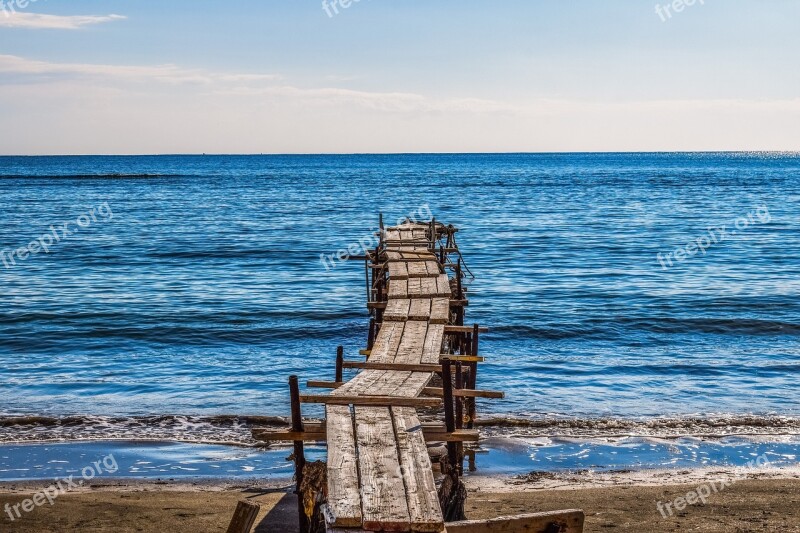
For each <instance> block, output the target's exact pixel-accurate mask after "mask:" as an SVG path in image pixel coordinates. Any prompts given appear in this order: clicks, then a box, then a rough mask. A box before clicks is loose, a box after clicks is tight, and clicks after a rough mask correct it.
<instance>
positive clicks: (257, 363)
mask: <svg viewBox="0 0 800 533" xmlns="http://www.w3.org/2000/svg"><path fill="white" fill-rule="evenodd" d="M381 216H382V218H383V221H384V222H385V223H386V224H387V225H390V224H393V223H395V222H397V221H400V220H403V219H404V218H406V217H408V218H414V219H417V220H427V219H428V218H430V217H431V216H432V217H435V218H436V220H437V221H440V222H443V223H446V224H452V225H454V226H455V227H457V228H458V230H459V231H458V233H457V243H458V245H459V247H460V249H461V252H462V254H463V258H464V262H465V265H466V267H467V268H466V269H465V273H466V274H467V278H466V279H465V280H464V285H465V287H467V289H468V295H469V306H468V307H467V310H466V323H469V324H472V323H478V324H480V325H481V326H486V327H488V328H489V332H488V333H486V334H483V335H482V336H481V355H483V356H485V358H486V362H485V363H482V365H481V367H480V370H479V374H478V386H479V388H482V389H489V390H502V391H504V392H505V393H506V397H505V398H504V399H502V400H480V401H479V403H478V413H479V417H480V420H479V423H480V424H481V429H482V431H483V432H484V434H485V435H486V440H485V442H484V448H485V450H484V451H487V453H486V454H484V455H483V456H481V458H480V459H479V460H478V470H480V468H481V462H483V464H484V465H486V470H487V471H503V472H506V471H508V472H511V471H513V472H520V473H523V472H528V471H531V470H536V469H539V470H552V469H558V468H574V469H582V468H620V467H634V468H649V467H661V466H664V465H677V466H681V467H685V466H687V465H691V464H716V462H720V464H722V463H724V464H738V463H739V462H741V461H744V460H745V459H747V458H748V457H750V458H752V455H753V453H757V454H761V453H771V454H773V459H774V461H777V462H782V463H784V464H787V465H790V464H795V463H796V454H797V452H798V451H799V450H800V437H798V435H800V343H799V342H798V341H800V154H798V153H774V152H768V153H764V152H753V153H749V152H748V153H734V152H730V153H728V152H726V153H603V154H597V153H575V154H424V155H419V154H397V155H242V156H217V155H193V156H183V155H175V156H171V155H164V156H102V157H100V156H98V157H94V156H74V157H72V156H71V157H59V156H53V157H0V368H1V369H2V370H1V371H0V480H10V479H23V478H36V477H49V476H52V475H54V473H56V472H57V471H58V469H59V468H63V465H65V464H67V465H69V464H73V465H77V464H80V462H81V461H82V460H88V459H89V458H94V457H95V456H101V455H102V453H103V451H104V450H105V451H106V452H107V453H111V452H108V450H116V452H117V453H118V454H119V456H120V457H123V456H124V457H127V458H128V459H129V460H128V462H127V463H126V464H127V465H128V466H127V467H125V468H124V469H123V470H124V472H123V473H127V475H131V476H143V477H147V476H163V475H170V476H171V475H178V476H180V475H188V476H192V475H197V476H199V475H203V476H215V475H220V476H221V475H225V476H236V475H253V476H257V475H272V473H275V472H278V473H283V474H286V473H287V472H288V473H289V475H290V473H291V469H290V468H288V467H287V463H286V460H285V456H286V455H287V454H286V453H285V449H282V448H280V447H275V446H263V445H260V444H259V443H257V442H256V441H254V440H253V438H252V436H251V429H252V428H253V427H285V426H286V419H287V416H288V414H289V402H288V386H287V379H288V377H289V376H290V375H297V376H299V377H300V380H301V383H305V381H306V380H311V379H313V380H332V379H333V377H334V359H335V354H336V348H337V346H339V345H341V346H343V347H344V353H345V357H346V358H348V359H354V360H359V357H360V356H359V355H358V351H359V350H360V349H363V348H365V347H366V343H367V335H368V324H369V316H368V312H367V308H366V305H365V299H366V287H365V279H364V278H365V276H364V274H365V269H364V263H363V261H359V260H357V259H355V260H347V259H346V257H345V256H347V255H351V256H358V255H360V254H361V253H363V247H364V246H367V245H368V244H367V243H370V242H371V241H372V239H373V236H374V233H375V231H376V230H377V229H378V227H379V217H381ZM340 258H342V259H340ZM351 375H352V374H351ZM321 414H322V413H321V411H320V410H319V408H318V407H315V406H309V407H308V408H307V409H306V410H305V411H304V415H305V416H307V417H309V418H315V417H320V416H321ZM479 447H480V445H479ZM509 450H513V453H512V452H509ZM543 451H547V453H543ZM316 453H318V454H319V455H320V456H321V457H323V458H324V448H321V447H318V449H317V450H316ZM126 454H127V455H126ZM737 458H738V459H737ZM219 461H222V462H223V463H225V465H227V466H226V467H223V468H221V469H219V470H220V471H219V472H217V471H215V470H214V468H213V466H209V465H213V464H214V463H215V462H217V463H218V462H219ZM198 464H200V465H204V466H201V467H199V468H198V467H196V466H197V465H198ZM218 464H219V463H218ZM59 465H61V466H59ZM136 465H138V466H136ZM154 465H155V466H154ZM187 465H194V466H187ZM156 467H159V468H160V467H163V468H160V469H159V468H156ZM228 467H229V468H228ZM131 469H133V470H131Z"/></svg>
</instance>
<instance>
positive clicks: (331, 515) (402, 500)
mask: <svg viewBox="0 0 800 533" xmlns="http://www.w3.org/2000/svg"><path fill="white" fill-rule="evenodd" d="M456 232H457V229H456V228H454V227H453V226H447V225H444V224H441V223H438V222H436V221H435V220H432V221H431V222H430V223H416V222H412V221H406V222H405V223H403V224H400V225H398V226H395V227H390V228H384V227H383V223H382V218H381V231H380V243H379V245H378V246H377V247H376V248H375V249H374V250H370V251H369V252H368V253H367V254H366V255H365V256H362V257H359V258H357V259H360V260H363V261H365V272H366V276H367V289H368V290H367V300H368V301H367V307H368V309H369V311H370V314H371V320H370V327H369V335H368V341H367V348H366V350H362V351H361V355H363V356H366V360H361V361H345V360H344V354H343V350H342V348H341V347H339V349H338V351H337V357H336V371H335V379H334V380H333V381H330V382H328V381H310V382H308V384H307V385H308V387H319V388H329V389H332V392H331V393H330V394H327V395H312V394H300V391H299V387H298V379H297V377H295V376H292V377H290V380H289V384H290V394H291V399H292V429H291V431H267V430H254V432H253V434H254V436H255V437H256V438H257V439H259V440H263V441H280V440H283V441H294V456H293V457H294V460H295V466H296V476H295V477H296V482H297V489H298V502H299V503H298V514H299V519H300V524H301V531H302V532H303V533H306V532H308V531H321V530H326V531H329V532H336V533H355V532H362V531H397V532H406V531H410V532H421V533H439V532H443V531H445V530H446V529H445V528H446V527H447V528H448V529H451V530H452V531H459V532H476V533H477V532H483V531H487V532H488V531H517V530H519V531H529V532H535V531H540V530H541V531H542V532H543V533H544V532H548V533H550V532H559V531H560V532H575V531H582V525H583V513H582V512H580V511H564V512H560V513H551V514H544V515H542V514H537V515H526V516H524V517H511V518H503V519H496V520H494V521H485V522H468V521H464V518H465V517H464V511H463V505H464V499H465V497H466V490H465V489H464V488H463V485H462V484H461V481H460V479H459V476H460V475H461V474H462V464H463V459H464V450H463V443H464V442H467V441H476V440H478V433H477V430H475V429H474V428H473V422H474V420H475V417H476V409H475V400H476V398H502V397H503V394H502V393H501V392H495V391H482V390H477V389H476V386H477V375H478V366H479V364H480V363H481V362H482V361H483V357H481V356H480V355H479V338H480V335H481V333H484V332H486V331H487V329H486V328H482V327H480V326H479V325H478V324H473V325H471V326H465V325H464V310H465V308H466V307H467V305H468V300H467V298H466V293H467V290H466V288H465V287H463V286H462V277H463V274H462V264H463V263H462V258H461V254H460V252H459V250H458V246H457V245H456V239H455V237H456ZM448 272H449V273H450V274H452V275H448ZM346 368H356V369H361V372H359V373H358V374H357V375H356V376H355V377H354V378H353V379H351V380H349V381H347V382H345V381H344V379H343V370H344V369H346ZM302 403H322V404H325V421H324V422H322V423H316V424H312V423H304V421H303V419H302V416H301V410H300V406H301V404H302ZM419 409H427V410H429V411H428V412H429V413H431V414H432V415H433V416H435V413H436V412H437V411H436V409H439V411H438V412H442V411H443V413H444V423H436V422H426V423H423V422H422V421H421V420H420V417H419V413H418V410H419ZM321 440H325V441H326V442H327V449H328V457H327V465H326V467H325V475H324V476H323V477H324V479H325V480H326V483H325V484H326V486H324V487H319V493H318V494H316V495H312V496H309V489H308V484H309V483H308V481H309V480H308V479H306V478H307V477H308V476H310V475H311V474H310V473H309V472H310V470H308V465H306V461H305V457H304V451H303V442H304V441H321ZM431 442H439V443H446V449H447V453H446V454H441V455H442V456H441V457H440V458H439V457H436V459H439V461H438V462H439V463H440V475H441V480H442V481H441V482H440V483H439V485H438V486H437V483H436V478H435V476H434V469H433V464H432V461H431V457H430V454H429V449H428V445H429V443H431ZM313 476H314V477H315V478H317V479H319V477H320V476H319V473H318V472H317V473H315V474H313ZM315 507H316V508H317V513H316V514H317V515H321V518H320V519H319V520H315V519H314V518H313V517H314V514H315V511H314V509H315ZM455 521H457V522H455ZM539 526H541V527H539Z"/></svg>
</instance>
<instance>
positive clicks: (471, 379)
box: [467, 324, 479, 429]
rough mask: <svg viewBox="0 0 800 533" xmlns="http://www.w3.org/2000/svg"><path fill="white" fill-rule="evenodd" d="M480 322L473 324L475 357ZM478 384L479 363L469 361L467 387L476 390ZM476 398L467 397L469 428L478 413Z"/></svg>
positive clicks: (475, 354) (474, 354) (473, 353)
mask: <svg viewBox="0 0 800 533" xmlns="http://www.w3.org/2000/svg"><path fill="white" fill-rule="evenodd" d="M478 329H479V328H478V324H473V326H472V350H471V351H472V354H471V355H473V356H475V357H478ZM477 386H478V363H469V376H468V377H467V388H468V389H472V390H475V388H476V387H477ZM476 402H477V399H476V398H469V399H467V416H468V417H469V422H468V423H467V428H468V429H472V428H474V427H475V416H476V414H477V410H476V405H475V404H476Z"/></svg>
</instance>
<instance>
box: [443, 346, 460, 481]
mask: <svg viewBox="0 0 800 533" xmlns="http://www.w3.org/2000/svg"><path fill="white" fill-rule="evenodd" d="M442 393H443V396H444V425H445V429H446V430H447V432H448V433H452V432H453V431H455V430H456V420H455V413H454V412H453V374H452V369H451V367H450V358H448V357H445V358H444V359H443V360H442ZM447 458H448V460H449V461H450V466H451V468H456V464H457V463H458V457H457V450H456V443H455V442H448V443H447Z"/></svg>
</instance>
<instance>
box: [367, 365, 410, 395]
mask: <svg viewBox="0 0 800 533" xmlns="http://www.w3.org/2000/svg"><path fill="white" fill-rule="evenodd" d="M410 376H411V372H410V371H408V370H388V371H387V372H386V373H385V374H384V376H383V378H381V380H380V381H377V382H376V383H373V384H372V386H371V387H369V388H368V389H367V390H365V391H364V392H362V393H361V395H362V396H394V394H393V393H394V391H396V390H397V388H398V386H400V385H402V384H403V383H404V382H405V381H406V380H407V379H408V378H409V377H410ZM401 396H402V395H401Z"/></svg>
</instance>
